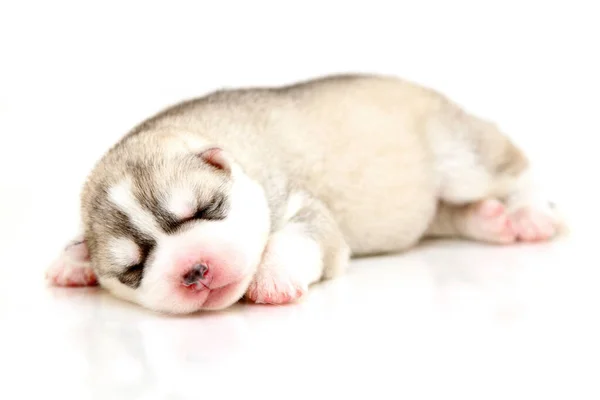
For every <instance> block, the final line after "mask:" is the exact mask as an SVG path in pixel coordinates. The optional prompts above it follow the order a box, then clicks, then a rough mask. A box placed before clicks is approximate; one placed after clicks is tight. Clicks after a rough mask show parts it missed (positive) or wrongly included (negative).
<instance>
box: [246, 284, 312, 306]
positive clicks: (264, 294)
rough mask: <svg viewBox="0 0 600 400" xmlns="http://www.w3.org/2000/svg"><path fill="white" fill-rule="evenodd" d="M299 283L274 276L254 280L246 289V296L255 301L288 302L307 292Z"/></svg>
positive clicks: (265, 302)
mask: <svg viewBox="0 0 600 400" xmlns="http://www.w3.org/2000/svg"><path fill="white" fill-rule="evenodd" d="M305 292H306V290H305V289H303V288H302V287H300V286H299V285H294V284H291V283H283V282H277V281H276V280H275V279H273V278H262V279H258V280H256V279H255V280H254V281H253V282H252V283H251V284H250V287H249V288H248V290H247V291H246V298H247V299H248V300H250V301H252V302H254V303H259V304H260V303H262V304H287V303H291V302H293V301H295V300H297V299H299V298H300V297H302V296H303V295H304V294H305Z"/></svg>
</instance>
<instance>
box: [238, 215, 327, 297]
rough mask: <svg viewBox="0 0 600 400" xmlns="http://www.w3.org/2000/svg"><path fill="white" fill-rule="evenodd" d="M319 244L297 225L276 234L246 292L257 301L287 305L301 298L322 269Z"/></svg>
mask: <svg viewBox="0 0 600 400" xmlns="http://www.w3.org/2000/svg"><path fill="white" fill-rule="evenodd" d="M321 257H322V255H321V250H320V247H319V245H318V244H317V243H316V242H315V241H314V240H313V239H312V238H311V237H310V236H308V235H307V234H306V233H305V232H304V231H303V230H302V229H298V228H297V227H296V226H294V225H290V226H288V227H286V228H284V229H283V230H282V231H280V232H278V233H276V234H274V235H273V236H272V237H271V238H270V239H269V243H268V244H267V248H266V249H265V253H264V255H263V259H262V262H261V265H260V266H259V268H258V271H257V272H256V274H255V276H254V279H253V280H252V282H251V283H250V286H249V287H248V290H247V291H246V298H247V299H248V300H250V301H253V302H255V303H263V304H286V303H290V302H293V301H295V300H298V299H299V298H300V297H302V296H303V295H304V294H306V292H307V291H308V287H309V285H310V284H311V283H313V282H316V281H318V280H319V279H320V278H321V275H322V272H323V262H322V259H321Z"/></svg>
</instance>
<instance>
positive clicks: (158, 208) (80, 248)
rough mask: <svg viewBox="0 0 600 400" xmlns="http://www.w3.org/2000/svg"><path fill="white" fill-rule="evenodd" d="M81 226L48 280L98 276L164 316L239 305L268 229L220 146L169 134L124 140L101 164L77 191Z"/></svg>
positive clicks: (258, 203)
mask: <svg viewBox="0 0 600 400" xmlns="http://www.w3.org/2000/svg"><path fill="white" fill-rule="evenodd" d="M82 222H83V228H84V231H83V234H82V235H81V237H78V238H75V239H74V240H73V241H72V242H71V243H70V245H69V246H67V247H66V248H65V249H64V251H63V252H62V253H61V255H60V257H59V258H58V259H57V260H56V261H55V263H54V264H53V266H52V267H51V268H50V270H49V272H48V276H49V278H50V279H51V280H52V281H53V282H54V283H55V284H58V285H87V284H93V283H95V282H98V283H99V284H100V285H101V286H102V287H104V288H106V289H107V290H109V291H110V292H111V293H113V294H114V295H116V296H118V297H120V298H123V299H125V300H128V301H131V302H134V303H137V304H139V305H141V306H144V307H147V308H150V309H153V310H156V311H161V312H169V313H189V312H194V311H198V310H209V309H221V308H225V307H228V306H229V305H231V304H233V303H235V302H236V301H238V300H239V299H240V298H241V297H242V296H243V294H244V292H245V290H246V289H247V286H248V285H249V283H250V281H251V279H252V277H253V275H254V273H255V270H256V268H257V266H258V264H259V262H260V258H261V255H262V252H263V249H264V246H265V244H266V240H267V237H268V232H269V228H270V227H269V209H268V206H267V202H266V199H265V196H264V193H263V191H262V188H261V186H260V185H258V184H257V183H256V182H254V181H253V180H252V179H250V178H249V177H248V176H247V175H246V174H245V173H244V171H243V170H242V169H241V168H240V166H239V165H238V164H237V163H236V162H235V160H233V159H232V158H231V157H230V155H229V154H227V152H226V151H225V150H223V149H221V148H219V147H215V146H213V145H211V144H209V143H203V142H201V141H199V140H198V139H197V138H195V137H193V136H191V135H188V136H186V135H185V134H170V133H169V134H159V133H157V134H150V133H143V134H139V135H137V136H131V137H127V138H125V139H124V140H123V141H122V142H121V143H119V144H118V145H117V146H115V147H114V148H113V149H111V151H109V152H108V153H107V154H106V155H105V156H104V157H103V158H102V159H101V160H100V162H99V163H98V164H97V165H96V167H95V168H94V170H93V171H92V173H91V175H90V177H89V179H88V181H87V182H86V184H85V187H84V190H83V195H82Z"/></svg>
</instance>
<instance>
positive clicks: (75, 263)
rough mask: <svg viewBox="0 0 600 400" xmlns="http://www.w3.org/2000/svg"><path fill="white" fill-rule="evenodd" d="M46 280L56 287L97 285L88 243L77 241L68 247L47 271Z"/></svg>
mask: <svg viewBox="0 0 600 400" xmlns="http://www.w3.org/2000/svg"><path fill="white" fill-rule="evenodd" d="M46 279H47V280H48V281H49V282H50V283H51V284H53V285H55V286H94V285H96V284H97V283H98V280H97V279H96V274H95V273H94V271H93V270H92V267H91V263H90V258H89V253H88V249H87V245H86V243H85V242H84V241H83V240H81V241H79V240H77V241H73V242H71V243H70V244H69V245H68V246H66V247H65V249H64V250H63V251H62V252H61V254H60V256H59V257H58V258H57V259H56V260H54V262H53V263H52V265H50V267H49V268H48V270H47V271H46Z"/></svg>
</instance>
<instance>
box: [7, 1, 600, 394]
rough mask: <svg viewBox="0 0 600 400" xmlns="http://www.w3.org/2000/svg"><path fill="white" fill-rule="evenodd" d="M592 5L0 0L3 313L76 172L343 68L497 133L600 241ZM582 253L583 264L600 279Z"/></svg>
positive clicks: (15, 301) (54, 229)
mask: <svg viewBox="0 0 600 400" xmlns="http://www.w3.org/2000/svg"><path fill="white" fill-rule="evenodd" d="M92 4H93V5H92ZM157 4H160V5H157ZM598 7H599V6H598V5H597V2H594V1H587V2H584V1H464V0H461V1H432V0H425V1H423V0H419V1H406V2H403V1H387V2H379V1H364V2H354V3H352V2H351V1H345V2H326V1H318V2H310V1H298V2H283V1H280V2H275V1H273V2H265V1H247V2H242V1H239V2H232V1H206V2H203V1H195V2H187V3H183V2H177V1H168V2H161V3H156V2H150V1H147V2H125V1H119V2H108V1H106V2H94V3H92V2H65V1H39V2H27V1H18V2H17V1H13V2H9V1H2V2H1V3H0V134H1V137H0V139H1V142H0V240H1V242H0V250H1V252H2V253H1V255H2V260H3V262H2V264H1V265H0V277H2V282H1V283H0V306H7V305H10V306H11V307H13V308H11V309H13V310H14V309H15V308H14V307H24V306H25V307H27V306H28V307H34V306H35V304H37V302H38V301H39V296H38V295H37V294H36V293H37V292H36V293H33V292H32V289H31V288H30V289H29V290H28V291H25V293H26V295H23V293H24V288H25V287H28V284H29V283H31V282H33V281H36V282H37V281H38V280H39V279H40V277H41V276H42V275H41V274H42V271H43V269H44V268H45V266H46V264H47V263H48V262H49V261H50V258H51V257H53V256H54V255H55V254H56V252H57V251H58V250H59V246H61V245H62V243H63V242H65V240H67V239H69V237H68V234H69V233H71V232H73V231H74V229H75V228H76V225H77V215H78V209H77V208H78V194H79V188H80V185H81V183H82V182H83V180H84V179H85V176H86V174H87V173H88V172H89V169H90V168H91V167H92V165H93V164H94V162H95V161H96V160H97V158H98V157H100V156H101V154H102V153H103V152H104V151H105V150H106V149H107V148H108V146H110V145H111V144H112V143H114V142H115V141H116V140H117V139H118V138H119V137H120V136H121V135H122V134H123V133H125V132H126V131H127V130H128V129H130V128H131V127H132V126H133V125H135V124H136V123H138V122H139V121H140V120H142V119H143V118H146V117H148V116H149V115H150V114H152V113H154V112H157V111H159V110H160V109H161V108H163V107H165V106H167V105H170V104H172V103H174V102H177V101H180V100H183V99H184V98H187V97H192V96H198V95H202V94H204V93H206V92H208V91H211V90H214V89H218V88H222V87H233V86H256V85H267V84H269V85H270V84H284V83H289V82H292V81H294V80H298V79H306V78H310V77H313V76H317V75H321V74H329V73H337V72H379V73H385V74H393V75H397V76H400V77H403V78H406V79H410V80H413V81H415V82H418V83H421V84H424V85H427V86H430V87H432V88H435V89H437V90H438V91H441V92H443V93H444V94H446V95H448V96H449V97H451V98H452V99H454V100H455V101H457V102H458V103H459V104H461V105H463V106H464V107H465V108H467V109H468V110H470V111H472V112H474V113H476V114H479V115H481V116H483V117H487V118H491V119H493V120H494V121H496V122H498V124H499V125H500V126H501V127H503V128H504V129H505V131H506V132H507V133H508V134H509V135H511V136H512V137H513V138H514V139H515V140H516V141H517V142H518V143H519V144H521V145H522V146H523V147H524V148H525V150H526V151H527V152H528V154H529V155H530V156H531V158H532V160H533V162H534V163H535V165H536V167H537V170H538V172H539V174H540V175H539V178H540V180H541V181H542V182H543V183H545V184H546V185H547V186H548V189H549V190H551V191H552V192H554V193H555V196H556V197H555V199H557V202H558V203H559V204H562V205H563V208H564V209H565V212H566V213H567V214H568V215H571V216H572V218H573V220H574V221H581V222H582V223H583V224H585V225H586V226H588V227H589V230H588V232H589V233H590V234H595V227H597V226H598V222H600V220H598V213H597V208H598V203H597V200H598V197H597V195H596V186H597V183H598V177H597V174H598V172H599V168H598V166H599V165H600V162H599V158H600V155H599V150H598V149H599V147H598V138H599V133H600V122H599V120H598V115H599V106H600V100H599V93H600V78H599V72H600V59H599V50H600V22H599V20H600V12H599V11H598V9H597V8H598ZM582 236H585V235H582ZM585 237H586V238H590V239H592V240H594V239H595V238H594V237H593V236H589V235H588V236H585ZM589 254H592V255H591V257H592V259H589V260H588V261H587V262H592V263H596V265H597V266H600V263H597V261H598V260H597V258H593V257H594V256H595V253H589ZM589 254H588V256H590V255H589ZM572 262H573V263H577V262H578V261H576V260H573V261H572ZM565 267H569V266H565ZM564 273H565V274H567V275H565V276H568V270H567V271H565V272H564ZM556 276H557V277H560V276H561V275H560V274H558V275H556ZM558 280H560V279H558ZM587 283H588V284H589V283H590V282H589V281H588V282H587ZM3 288H4V289H3ZM11 289H12V290H11ZM35 290H40V289H38V288H37V287H36V289H35ZM7 293H8V294H7ZM17 294H19V295H20V296H19V297H14V296H17ZM11 296H13V297H11ZM413 300H414V299H413ZM417 304H418V301H417ZM382 318H385V317H382ZM1 324H2V322H1V321H0V325H1ZM0 329H1V328H0ZM16 337H18V335H17V336H16ZM569 343H577V340H576V339H570V341H569ZM596 344H597V341H596ZM561 346H562V347H561ZM565 346H566V344H565V342H563V343H562V344H557V347H558V348H561V349H563V350H565V351H566V349H567V347H565ZM540 354H541V353H540ZM544 354H545V353H544ZM1 357H2V355H0V358H1ZM542 365H544V363H542ZM359 367H360V366H357V368H359ZM362 367H363V368H367V369H369V368H372V366H362ZM422 367H423V366H422ZM502 368H504V366H503V367H502ZM579 368H581V369H580V370H581V371H588V372H589V371H590V370H589V369H587V367H584V366H582V365H579ZM409 370H410V368H409ZM425 370H426V369H425ZM475 370H476V369H475ZM580 370H577V371H580ZM496 372H497V371H496ZM582 374H583V372H582ZM576 375H577V374H576ZM4 376H6V375H4ZM577 376H581V374H579V372H578V375H577ZM431 379H432V380H434V381H435V379H436V378H435V376H431ZM523 379H525V378H523ZM525 381H526V380H524V381H523V382H525ZM519 382H521V381H519ZM523 382H521V383H523ZM550 382H552V380H550ZM434 386H435V385H434ZM507 387H508V388H514V387H515V386H514V385H511V384H508V386H507ZM532 390H533V389H532ZM0 393H1V389H0ZM530 393H533V392H530ZM561 393H562V392H561ZM585 393H589V392H585ZM0 397H2V396H0ZM6 398H15V397H11V396H8V397H6ZM437 398H441V397H437ZM480 398H491V397H490V396H487V397H486V396H484V397H480ZM512 398H516V397H514V396H513V397H512ZM528 398H535V397H531V396H530V397H528ZM574 398H581V397H578V396H575V397H574Z"/></svg>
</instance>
